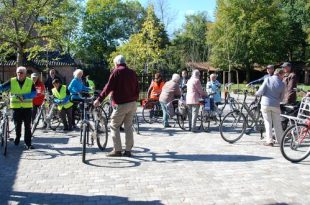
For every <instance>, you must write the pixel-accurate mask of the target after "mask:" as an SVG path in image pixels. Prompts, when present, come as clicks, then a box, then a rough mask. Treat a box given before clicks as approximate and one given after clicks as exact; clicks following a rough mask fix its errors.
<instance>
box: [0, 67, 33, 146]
mask: <svg viewBox="0 0 310 205" xmlns="http://www.w3.org/2000/svg"><path fill="white" fill-rule="evenodd" d="M16 74H17V76H16V77H13V78H11V79H10V80H8V81H7V82H5V83H4V84H2V85H0V92H2V91H6V90H10V108H11V109H12V110H13V119H14V123H15V133H16V138H15V140H14V144H15V145H16V146H17V145H19V142H20V138H21V128H22V124H23V122H24V127H25V132H24V142H25V148H26V149H34V147H33V146H32V143H31V112H32V106H33V104H32V99H33V98H34V97H35V96H36V88H35V86H34V84H33V82H32V80H31V79H30V78H28V77H26V74H27V69H26V67H23V66H20V67H17V69H16Z"/></svg>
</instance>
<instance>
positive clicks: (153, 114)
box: [142, 101, 162, 124]
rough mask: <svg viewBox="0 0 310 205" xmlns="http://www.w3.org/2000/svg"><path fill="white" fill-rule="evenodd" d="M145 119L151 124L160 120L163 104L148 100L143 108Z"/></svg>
mask: <svg viewBox="0 0 310 205" xmlns="http://www.w3.org/2000/svg"><path fill="white" fill-rule="evenodd" d="M142 117H143V120H144V121H145V122H147V123H149V124H152V123H153V122H159V118H160V117H162V110H161V106H160V104H159V103H158V102H151V101H150V102H147V103H146V104H145V105H144V107H143V109H142Z"/></svg>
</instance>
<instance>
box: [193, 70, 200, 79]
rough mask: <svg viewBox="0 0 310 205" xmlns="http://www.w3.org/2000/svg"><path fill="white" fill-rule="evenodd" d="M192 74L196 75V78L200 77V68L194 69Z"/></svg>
mask: <svg viewBox="0 0 310 205" xmlns="http://www.w3.org/2000/svg"><path fill="white" fill-rule="evenodd" d="M192 76H193V77H196V78H199V77H200V72H199V70H197V69H195V70H193V72H192Z"/></svg>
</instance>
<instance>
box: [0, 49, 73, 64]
mask: <svg viewBox="0 0 310 205" xmlns="http://www.w3.org/2000/svg"><path fill="white" fill-rule="evenodd" d="M76 64H77V63H76V62H75V61H74V59H73V58H71V56H70V55H69V54H62V53H61V52H59V51H52V52H41V53H39V55H38V56H37V57H36V58H35V59H32V60H30V61H28V62H26V64H25V65H26V66H27V65H31V66H33V65H35V66H39V67H42V66H44V67H46V66H48V67H53V66H76ZM3 65H4V66H16V60H8V61H5V62H1V61H0V66H3Z"/></svg>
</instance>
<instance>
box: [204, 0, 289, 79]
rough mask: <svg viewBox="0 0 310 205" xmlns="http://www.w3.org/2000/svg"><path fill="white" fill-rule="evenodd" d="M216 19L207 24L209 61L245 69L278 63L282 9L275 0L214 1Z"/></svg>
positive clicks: (218, 65) (282, 44) (280, 45)
mask: <svg viewBox="0 0 310 205" xmlns="http://www.w3.org/2000/svg"><path fill="white" fill-rule="evenodd" d="M217 3H218V6H217V10H216V21H215V22H214V24H213V25H211V26H210V31H209V34H208V43H209V45H210V46H211V56H210V61H211V62H212V64H213V65H214V66H216V67H221V68H223V69H227V68H239V69H245V70H246V74H247V76H246V77H247V80H249V78H250V70H251V69H252V68H253V65H254V63H258V64H261V65H264V64H269V63H273V62H279V61H281V60H282V59H283V58H284V57H285V54H284V53H283V52H282V51H283V49H284V48H285V43H284V38H285V37H284V35H283V34H282V33H283V31H284V28H285V27H284V24H283V23H282V22H283V21H282V15H283V12H282V10H281V8H280V7H279V2H278V1H277V0H252V1H248V0H230V1H228V0H218V2H217Z"/></svg>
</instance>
